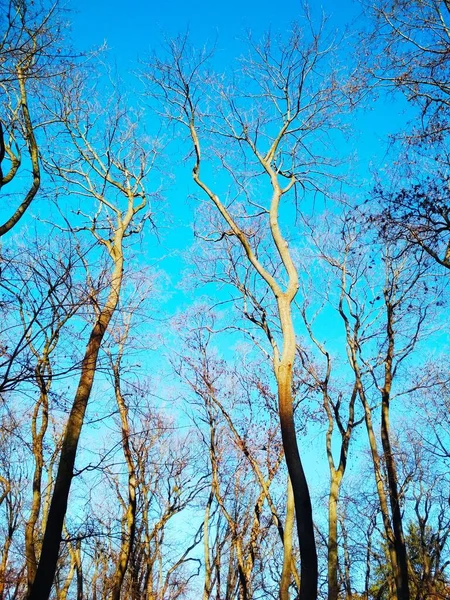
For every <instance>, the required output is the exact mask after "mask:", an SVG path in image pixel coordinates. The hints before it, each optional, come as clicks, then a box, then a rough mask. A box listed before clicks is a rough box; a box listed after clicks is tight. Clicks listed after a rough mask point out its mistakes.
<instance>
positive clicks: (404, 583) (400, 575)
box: [381, 292, 410, 600]
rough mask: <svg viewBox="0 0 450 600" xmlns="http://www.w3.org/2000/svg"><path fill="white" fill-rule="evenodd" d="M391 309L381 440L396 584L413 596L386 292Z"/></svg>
mask: <svg viewBox="0 0 450 600" xmlns="http://www.w3.org/2000/svg"><path fill="white" fill-rule="evenodd" d="M385 300H386V309H387V335H388V351H387V356H386V361H385V376H384V387H383V389H382V390H381V443H382V446H383V452H384V460H385V463H386V473H387V480H388V489H389V500H390V505H391V513H392V527H393V530H394V546H395V552H396V554H397V561H398V569H397V572H396V573H395V586H396V589H397V596H398V600H409V596H410V595H409V574H408V556H407V552H406V543H405V537H404V535H403V524H402V513H401V508H400V495H399V492H398V476H397V469H396V466H395V459H394V455H393V453H392V445H391V439H390V426H389V405H390V394H391V387H392V364H393V357H394V339H395V334H394V328H393V322H394V311H393V307H392V304H391V302H390V300H389V298H388V293H387V292H385Z"/></svg>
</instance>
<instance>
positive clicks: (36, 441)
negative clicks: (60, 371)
mask: <svg viewBox="0 0 450 600" xmlns="http://www.w3.org/2000/svg"><path fill="white" fill-rule="evenodd" d="M47 349H48V348H45V349H44V354H43V356H42V358H41V359H40V360H39V361H38V364H37V366H36V369H35V375H36V380H37V383H38V386H39V388H40V394H39V400H38V401H37V403H36V406H35V408H34V411H33V416H32V419H31V435H32V440H33V457H34V463H35V467H34V474H33V498H32V501H31V509H30V515H29V517H28V521H27V522H26V525H25V559H26V568H27V584H28V590H30V589H31V586H32V584H33V581H34V578H35V577H36V571H37V559H36V548H35V535H36V532H35V528H36V523H37V521H38V518H39V513H40V510H41V483H42V469H43V466H44V457H43V440H44V436H45V433H46V431H47V427H48V390H49V387H50V386H49V383H47V382H46V381H45V378H44V372H45V371H46V370H47V371H49V362H48V355H47V353H46V350H47ZM40 412H41V426H40V428H39V431H38V428H37V422H38V418H39V413H40Z"/></svg>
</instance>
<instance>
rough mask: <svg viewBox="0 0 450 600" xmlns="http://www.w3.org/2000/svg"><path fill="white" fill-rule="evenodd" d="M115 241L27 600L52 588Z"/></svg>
mask: <svg viewBox="0 0 450 600" xmlns="http://www.w3.org/2000/svg"><path fill="white" fill-rule="evenodd" d="M120 234H121V235H123V230H122V229H121V230H120ZM115 241H116V245H115V246H114V247H113V250H112V252H111V256H112V257H113V259H114V269H113V273H112V277H111V287H110V292H109V296H108V299H107V301H106V303H105V305H104V307H103V309H102V310H101V311H100V313H99V315H98V317H97V320H96V322H95V325H94V327H93V329H92V332H91V335H90V337H89V342H88V344H87V347H86V351H85V354H84V357H83V361H82V363H81V375H80V380H79V382H78V387H77V391H76V394H75V399H74V402H73V405H72V410H71V411H70V415H69V418H68V420H67V424H66V428H65V432H64V437H63V441H62V446H61V454H60V459H59V465H58V472H57V475H56V481H55V487H54V490H53V496H52V500H51V503H50V508H49V512H48V518H47V524H46V527H45V532H44V538H43V542H42V549H41V556H40V559H39V565H38V568H37V572H36V577H35V579H34V582H33V585H32V587H31V590H30V592H29V595H28V599H29V600H48V598H49V597H50V592H51V589H52V585H53V579H54V576H55V572H56V565H57V562H58V554H59V546H60V543H61V534H62V529H63V525H64V518H65V516H66V511H67V501H68V497H69V492H70V487H71V483H72V479H73V469H74V465H75V458H76V453H77V447H78V442H79V439H80V435H81V430H82V427H83V421H84V415H85V412H86V408H87V404H88V401H89V397H90V394H91V390H92V385H93V383H94V376H95V371H96V367H97V358H98V353H99V350H100V347H101V344H102V341H103V337H104V335H105V333H106V330H107V328H108V325H109V323H110V321H111V318H112V316H113V314H114V311H115V309H116V307H117V304H118V302H119V295H120V289H121V285H122V277H123V254H122V248H121V241H122V240H121V237H119V236H118V235H117V233H116V240H115Z"/></svg>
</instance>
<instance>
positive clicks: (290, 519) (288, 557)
mask: <svg viewBox="0 0 450 600" xmlns="http://www.w3.org/2000/svg"><path fill="white" fill-rule="evenodd" d="M294 518H295V503H294V491H293V489H292V483H291V480H290V479H289V477H288V483H287V502H286V520H285V524H284V536H283V570H282V572H281V582H280V600H289V586H290V584H291V577H292V568H291V567H292V532H293V530H294Z"/></svg>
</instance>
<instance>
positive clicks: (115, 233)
mask: <svg viewBox="0 0 450 600" xmlns="http://www.w3.org/2000/svg"><path fill="white" fill-rule="evenodd" d="M67 83H68V84H69V85H67V87H66V88H65V89H62V90H60V94H59V96H58V98H59V99H60V101H61V105H60V107H59V108H61V109H62V110H60V112H59V114H58V113H56V112H55V119H58V118H59V120H60V123H61V127H62V135H65V136H66V139H67V141H68V143H70V144H71V148H72V152H73V153H72V156H70V157H67V155H66V156H65V158H64V157H63V156H62V155H58V154H57V151H56V149H55V153H54V154H48V155H47V156H48V168H49V169H52V170H53V172H54V173H55V174H56V175H57V176H59V177H61V178H62V179H63V181H65V182H66V183H67V185H68V186H71V187H72V189H74V190H75V192H78V193H79V194H80V195H81V196H82V197H83V196H84V197H88V198H89V199H90V200H91V201H92V200H93V201H94V202H97V206H98V209H97V211H96V212H95V213H94V214H93V215H89V214H85V215H84V218H85V219H86V220H87V221H88V223H89V224H88V225H86V226H82V229H86V230H88V231H90V232H91V234H92V235H93V236H94V238H95V240H96V241H97V242H98V243H99V245H100V246H102V247H103V248H105V250H106V251H107V253H108V255H109V257H110V260H111V271H110V273H109V281H108V284H109V290H108V292H107V295H106V297H104V295H103V294H102V293H101V290H95V289H92V292H91V294H92V301H93V303H94V306H95V308H96V311H95V312H96V317H95V323H94V325H93V328H92V330H91V333H90V336H89V341H88V343H87V345H86V349H85V354H84V357H83V360H82V363H81V375H80V379H79V383H78V387H77V391H76V395H75V398H74V401H73V405H72V408H71V411H70V414H69V417H68V420H67V423H66V427H65V432H64V436H63V440H62V446H61V453H60V458H59V465H58V471H57V475H56V480H55V486H54V491H53V494H52V500H51V504H50V508H49V513H48V518H47V525H46V528H45V533H44V538H43V542H42V550H41V556H40V559H39V563H38V567H37V572H36V577H35V579H34V582H33V584H32V586H31V589H30V592H29V598H30V599H32V600H35V599H38V598H39V599H44V598H45V599H47V598H48V597H49V595H50V591H51V587H52V583H53V579H54V575H55V570H56V565H57V560H58V552H59V547H60V542H61V532H62V528H63V524H64V517H65V514H66V510H67V501H68V496H69V491H70V487H71V482H72V479H73V476H74V464H75V458H76V453H77V447H78V442H79V439H80V435H81V431H82V427H83V420H84V415H85V412H86V408H87V404H88V401H89V397H90V394H91V390H92V386H93V382H94V376H95V372H96V365H97V359H98V354H99V350H100V348H101V344H102V340H103V338H104V336H105V333H106V331H107V329H108V326H109V323H110V321H111V318H112V316H113V315H114V312H115V310H116V308H117V306H118V303H119V298H120V292H121V287H122V281H123V274H124V240H125V239H126V238H127V237H128V236H129V235H130V234H131V233H133V231H140V228H141V226H142V223H143V220H144V219H141V220H140V221H139V222H138V218H139V217H137V215H138V214H139V213H140V212H142V211H143V210H144V208H145V207H146V206H147V205H148V194H147V192H146V190H145V187H144V180H145V177H146V176H147V175H148V171H149V169H150V168H151V165H152V162H153V156H154V155H153V151H152V149H151V148H150V149H148V150H147V149H146V148H145V147H144V146H142V145H140V144H139V142H138V141H137V138H136V133H135V129H134V127H133V125H132V123H131V122H130V121H129V120H128V119H126V117H125V112H124V109H123V108H122V107H120V106H119V107H116V110H114V111H113V112H112V113H111V114H110V116H109V120H108V119H107V118H106V119H105V120H103V121H102V122H97V123H96V124H95V125H96V127H93V126H91V125H90V123H91V116H92V114H91V110H92V108H93V107H92V105H89V104H88V102H87V98H86V96H84V102H85V103H86V104H85V105H84V106H83V107H82V106H81V105H80V103H79V100H80V93H81V90H82V81H81V80H80V79H79V78H77V76H76V75H75V77H74V79H73V80H72V82H71V81H70V80H68V81H67ZM70 84H72V86H71V85H70ZM96 114H97V115H98V120H100V119H101V118H103V114H101V113H100V112H99V111H98V112H97V113H96ZM102 129H103V130H102ZM103 215H104V219H102V217H103ZM147 216H150V212H148V213H147Z"/></svg>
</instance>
